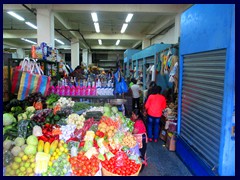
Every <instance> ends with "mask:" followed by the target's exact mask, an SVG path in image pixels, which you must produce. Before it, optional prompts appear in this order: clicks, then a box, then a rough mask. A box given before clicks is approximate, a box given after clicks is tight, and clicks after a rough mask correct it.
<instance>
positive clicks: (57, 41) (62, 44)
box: [55, 39, 64, 45]
mask: <svg viewBox="0 0 240 180" xmlns="http://www.w3.org/2000/svg"><path fill="white" fill-rule="evenodd" d="M55 41H57V42H58V43H60V44H62V45H63V44H64V42H62V41H60V40H58V39H55Z"/></svg>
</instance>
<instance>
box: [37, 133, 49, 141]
mask: <svg viewBox="0 0 240 180" xmlns="http://www.w3.org/2000/svg"><path fill="white" fill-rule="evenodd" d="M38 140H43V141H44V142H47V141H48V138H47V137H46V136H44V135H42V136H39V137H38Z"/></svg>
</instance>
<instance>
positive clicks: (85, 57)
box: [82, 49, 89, 66]
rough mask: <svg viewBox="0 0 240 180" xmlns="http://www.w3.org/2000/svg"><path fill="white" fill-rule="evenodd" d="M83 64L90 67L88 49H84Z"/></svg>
mask: <svg viewBox="0 0 240 180" xmlns="http://www.w3.org/2000/svg"><path fill="white" fill-rule="evenodd" d="M82 62H83V63H84V64H86V65H87V66H88V65H89V62H88V50H87V49H83V50H82Z"/></svg>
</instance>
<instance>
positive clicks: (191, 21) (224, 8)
mask: <svg viewBox="0 0 240 180" xmlns="http://www.w3.org/2000/svg"><path fill="white" fill-rule="evenodd" d="M232 6H233V5H226V4H225V5H221V4H212V5H211V4H200V5H194V6H192V7H191V8H190V9H188V10H187V11H186V12H184V13H183V14H182V16H181V36H180V40H181V46H180V52H181V54H190V53H195V52H202V51H210V50H215V49H221V48H226V47H227V46H228V45H229V42H230V36H229V35H230V33H231V24H232V19H231V16H232Z"/></svg>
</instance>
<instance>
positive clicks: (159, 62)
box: [156, 53, 162, 73]
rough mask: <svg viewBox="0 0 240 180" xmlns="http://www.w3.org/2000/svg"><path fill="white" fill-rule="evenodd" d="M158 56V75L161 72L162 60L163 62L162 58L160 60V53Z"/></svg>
mask: <svg viewBox="0 0 240 180" xmlns="http://www.w3.org/2000/svg"><path fill="white" fill-rule="evenodd" d="M156 56H157V60H156V61H157V68H156V72H157V73H160V71H161V61H162V60H161V58H159V53H157V55H156ZM161 56H162V54H161Z"/></svg>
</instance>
